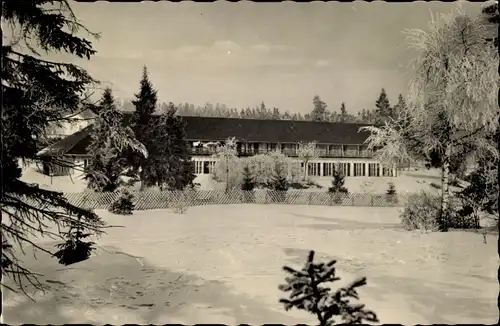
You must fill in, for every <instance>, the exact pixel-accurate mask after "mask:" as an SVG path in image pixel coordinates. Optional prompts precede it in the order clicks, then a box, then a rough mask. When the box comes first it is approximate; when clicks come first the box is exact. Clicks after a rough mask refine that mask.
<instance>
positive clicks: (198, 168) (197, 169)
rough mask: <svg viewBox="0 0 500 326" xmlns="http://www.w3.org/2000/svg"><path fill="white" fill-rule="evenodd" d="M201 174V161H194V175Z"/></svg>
mask: <svg viewBox="0 0 500 326" xmlns="http://www.w3.org/2000/svg"><path fill="white" fill-rule="evenodd" d="M202 173H203V161H194V174H202Z"/></svg>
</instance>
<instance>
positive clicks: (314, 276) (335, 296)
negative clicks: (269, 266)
mask: <svg viewBox="0 0 500 326" xmlns="http://www.w3.org/2000/svg"><path fill="white" fill-rule="evenodd" d="M336 262H337V261H336V260H331V261H329V262H328V263H326V264H325V263H315V262H314V251H312V250H311V251H310V252H309V256H308V258H307V261H306V263H305V264H304V267H302V268H301V269H300V270H297V269H294V268H291V267H288V266H284V267H283V270H284V271H285V272H286V273H287V274H288V275H289V276H287V277H286V278H285V282H286V284H281V285H279V287H278V288H279V289H280V290H281V291H283V292H286V293H288V298H286V299H285V298H283V299H280V300H279V302H280V303H281V304H283V305H284V307H285V310H286V311H288V310H290V309H292V308H296V309H299V310H305V311H307V312H308V313H310V314H312V315H314V316H315V317H316V318H317V319H318V322H319V325H320V326H330V325H335V324H336V321H335V320H334V319H333V318H334V317H339V318H340V319H341V320H342V323H341V324H345V325H350V324H362V323H363V322H365V323H366V322H372V323H378V322H379V320H378V318H377V315H376V314H375V313H374V312H373V311H371V310H368V309H365V305H364V304H356V303H352V302H351V301H352V300H353V299H355V300H359V295H358V292H357V290H356V289H357V288H359V287H361V286H363V285H366V284H367V283H366V278H365V277H362V278H358V279H357V280H355V281H354V282H352V283H350V284H348V285H347V286H345V287H341V288H339V289H337V290H336V291H335V292H333V291H332V289H331V287H330V286H331V283H335V282H337V281H339V280H340V277H338V276H337V275H336V269H335V264H336Z"/></svg>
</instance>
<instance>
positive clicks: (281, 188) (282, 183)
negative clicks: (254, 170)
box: [268, 162, 290, 203]
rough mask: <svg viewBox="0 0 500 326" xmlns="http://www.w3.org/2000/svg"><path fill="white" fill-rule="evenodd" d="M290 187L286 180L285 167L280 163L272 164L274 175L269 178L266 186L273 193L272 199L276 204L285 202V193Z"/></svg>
mask: <svg viewBox="0 0 500 326" xmlns="http://www.w3.org/2000/svg"><path fill="white" fill-rule="evenodd" d="M289 187H290V185H289V183H288V180H287V171H286V166H285V165H284V164H282V163H279V162H276V163H275V164H274V173H273V176H272V177H271V181H270V183H269V185H268V188H269V189H271V190H272V191H273V194H274V197H273V199H275V200H276V202H278V203H282V202H284V201H285V198H286V192H287V191H288V188H289Z"/></svg>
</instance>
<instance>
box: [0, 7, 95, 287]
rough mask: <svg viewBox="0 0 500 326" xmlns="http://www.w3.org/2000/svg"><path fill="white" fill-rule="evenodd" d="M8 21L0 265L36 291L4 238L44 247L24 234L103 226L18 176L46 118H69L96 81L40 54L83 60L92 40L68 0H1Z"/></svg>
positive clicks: (84, 103) (20, 283) (0, 130)
mask: <svg viewBox="0 0 500 326" xmlns="http://www.w3.org/2000/svg"><path fill="white" fill-rule="evenodd" d="M48 5H49V8H47V6H48ZM9 24H10V25H11V26H17V27H18V28H17V29H16V31H14V33H13V34H14V35H10V36H9V35H5V34H4V35H3V42H2V53H1V56H2V76H1V79H2V128H0V133H1V139H2V141H1V147H2V149H1V153H2V158H1V160H0V174H1V175H2V190H1V196H0V201H1V205H2V231H1V235H2V250H1V252H2V264H4V262H5V263H6V264H5V265H8V266H7V267H6V268H2V276H7V277H11V278H12V279H13V280H14V282H15V283H16V285H17V286H18V287H19V288H20V289H21V290H22V291H23V292H24V293H25V294H27V293H26V292H25V287H24V284H25V282H29V283H31V284H32V285H34V286H35V287H36V288H37V289H40V288H42V287H43V286H42V284H41V283H40V282H39V280H38V279H37V277H36V275H35V274H33V273H32V272H31V271H30V270H29V269H26V268H24V267H23V266H22V262H20V261H19V260H18V259H16V251H15V250H11V249H12V248H11V247H10V248H9V247H8V245H10V243H13V242H15V243H16V244H19V245H21V246H22V247H24V246H25V245H31V246H33V247H35V248H37V249H40V250H44V249H43V248H41V247H40V246H38V245H37V244H36V243H34V242H33V241H32V240H30V239H31V238H32V237H28V234H35V235H44V234H45V233H46V231H48V226H47V225H50V224H52V223H53V224H55V225H57V226H61V227H66V226H68V225H69V224H71V223H76V224H77V225H80V226H81V228H82V229H83V230H85V231H86V232H88V233H92V234H100V233H103V231H104V229H103V227H104V225H105V223H104V222H103V221H102V220H101V219H100V218H99V217H98V216H97V215H96V214H95V213H93V212H91V211H89V210H85V209H82V208H80V207H77V206H74V205H72V204H71V203H69V202H68V201H67V199H66V198H65V197H64V195H63V194H62V193H60V192H56V191H50V190H46V189H42V188H40V187H38V185H36V184H30V183H26V182H24V181H22V180H21V174H22V169H21V166H20V162H21V161H31V162H39V161H40V158H39V157H38V155H37V153H38V150H39V147H38V144H39V143H40V141H42V140H43V138H44V137H45V132H46V131H47V129H48V128H49V127H50V126H51V124H52V123H54V122H58V121H59V122H61V121H67V120H70V118H66V117H67V116H68V115H69V114H76V113H78V112H79V111H81V110H82V108H88V107H90V103H88V102H87V100H86V99H87V98H88V94H86V91H87V90H88V89H89V88H90V87H92V86H93V85H94V84H95V81H94V80H93V79H92V77H91V76H90V75H89V74H88V73H87V72H86V71H85V70H84V69H82V68H81V67H79V66H77V65H75V64H70V63H64V62H61V61H59V60H57V61H51V60H50V59H47V56H46V55H45V54H46V53H51V54H54V53H60V52H63V53H66V54H68V55H70V56H74V57H77V58H80V59H89V58H90V57H91V56H92V55H93V54H94V53H95V51H94V50H93V49H92V43H91V41H89V40H87V39H85V38H84V37H83V36H82V35H85V34H84V33H80V35H76V30H77V29H80V30H81V31H82V32H85V31H87V30H85V28H84V26H82V25H81V24H80V23H79V21H78V19H77V18H76V17H75V16H74V14H73V12H72V11H71V8H70V5H69V3H68V1H58V2H53V1H44V0H39V1H18V0H3V1H2V28H4V27H5V26H7V25H9ZM87 32H88V31H87ZM89 33H90V32H89ZM88 35H90V36H91V37H94V36H97V35H96V34H92V33H90V34H87V36H88ZM25 44H28V47H26V46H24V45H25ZM39 52H43V53H44V56H45V58H43V59H42V58H41V57H42V55H41V54H40V53H39ZM54 163H58V162H56V160H54ZM27 221H30V222H29V223H26V222H27ZM4 240H5V241H4ZM4 245H5V246H7V247H4ZM7 263H8V264H7ZM2 267H4V266H2ZM2 285H3V286H5V284H4V283H3V282H2ZM9 289H11V290H13V291H15V289H12V288H9ZM28 295H29V294H28Z"/></svg>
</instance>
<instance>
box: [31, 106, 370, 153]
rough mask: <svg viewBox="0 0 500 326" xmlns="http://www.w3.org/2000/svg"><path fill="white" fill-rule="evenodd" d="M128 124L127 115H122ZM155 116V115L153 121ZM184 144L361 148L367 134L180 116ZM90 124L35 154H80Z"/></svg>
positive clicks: (345, 126)
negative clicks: (232, 141)
mask: <svg viewBox="0 0 500 326" xmlns="http://www.w3.org/2000/svg"><path fill="white" fill-rule="evenodd" d="M123 115H124V123H125V124H128V121H130V118H131V113H128V112H127V113H124V114H123ZM157 117H158V116H155V118H157ZM182 118H183V120H184V121H185V123H186V129H185V131H186V140H188V141H223V140H226V139H227V138H229V137H235V138H236V139H237V140H238V141H245V142H266V143H297V142H311V141H316V142H318V143H320V144H339V145H361V144H363V143H364V142H365V140H366V139H367V138H368V136H369V135H370V133H369V132H367V131H362V132H359V128H360V127H363V126H367V124H357V123H332V122H316V121H292V120H257V119H238V118H218V117H182ZM92 128H93V125H90V126H88V127H86V128H84V129H82V130H80V131H78V132H76V133H74V134H72V135H70V136H68V137H66V138H64V139H62V140H61V141H59V142H56V143H55V144H52V145H51V146H49V147H47V148H45V149H43V150H42V151H40V152H39V155H40V156H59V155H64V154H67V155H83V154H86V152H87V151H86V149H87V146H88V145H89V144H90V141H91V139H90V135H91V132H92Z"/></svg>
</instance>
